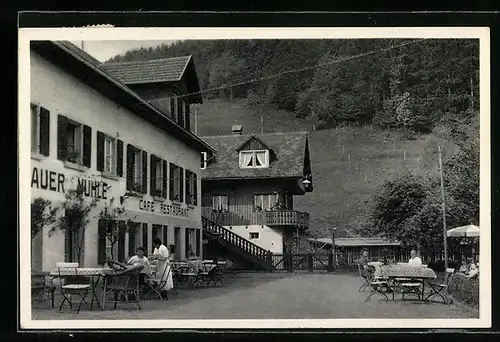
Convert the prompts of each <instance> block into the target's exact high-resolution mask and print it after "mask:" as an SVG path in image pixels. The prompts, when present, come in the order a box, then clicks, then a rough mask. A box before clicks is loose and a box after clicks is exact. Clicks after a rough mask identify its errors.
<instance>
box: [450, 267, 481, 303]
mask: <svg viewBox="0 0 500 342" xmlns="http://www.w3.org/2000/svg"><path fill="white" fill-rule="evenodd" d="M449 291H450V293H451V294H452V296H453V298H455V299H456V300H457V301H459V302H460V303H463V304H466V305H468V306H471V307H473V308H476V309H479V279H478V278H475V279H467V278H465V277H461V276H457V275H455V276H454V277H453V280H452V282H451V284H450V287H449Z"/></svg>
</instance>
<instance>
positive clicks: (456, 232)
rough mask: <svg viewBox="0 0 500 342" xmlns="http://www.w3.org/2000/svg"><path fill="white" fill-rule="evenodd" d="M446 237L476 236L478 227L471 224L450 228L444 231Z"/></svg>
mask: <svg viewBox="0 0 500 342" xmlns="http://www.w3.org/2000/svg"><path fill="white" fill-rule="evenodd" d="M446 235H447V236H448V237H450V236H453V237H476V236H479V227H478V226H475V225H473V224H469V225H468V226H462V227H457V228H453V229H450V230H448V231H447V232H446Z"/></svg>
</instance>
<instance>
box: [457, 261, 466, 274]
mask: <svg viewBox="0 0 500 342" xmlns="http://www.w3.org/2000/svg"><path fill="white" fill-rule="evenodd" d="M468 271H469V265H468V264H467V260H465V259H463V260H462V264H461V265H460V268H459V269H458V272H460V273H467V272H468Z"/></svg>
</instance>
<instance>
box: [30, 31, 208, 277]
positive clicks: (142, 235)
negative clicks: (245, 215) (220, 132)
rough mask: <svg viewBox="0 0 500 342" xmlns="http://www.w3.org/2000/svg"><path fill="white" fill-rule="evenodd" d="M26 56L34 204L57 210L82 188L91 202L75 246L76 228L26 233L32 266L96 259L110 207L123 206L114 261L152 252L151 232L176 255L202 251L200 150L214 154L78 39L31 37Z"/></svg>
mask: <svg viewBox="0 0 500 342" xmlns="http://www.w3.org/2000/svg"><path fill="white" fill-rule="evenodd" d="M30 57H31V61H30V63H31V129H32V131H31V136H32V144H31V149H32V150H31V180H30V181H31V199H32V202H33V201H34V200H35V198H43V199H46V200H49V201H50V202H51V203H50V204H51V206H52V207H58V208H60V210H59V211H58V215H63V214H64V210H63V209H62V208H63V207H64V205H63V204H64V203H65V201H67V200H66V199H65V195H66V194H68V191H69V190H71V189H77V188H78V189H80V190H81V193H82V194H83V197H84V198H85V203H89V202H91V200H92V199H96V200H97V201H95V204H96V206H95V207H93V208H92V209H91V210H90V212H89V214H88V216H87V218H88V220H89V221H88V224H87V226H86V229H85V233H84V234H83V239H81V240H80V241H82V245H81V248H79V247H78V241H79V236H74V235H76V234H77V233H76V232H77V230H74V229H60V227H58V228H57V229H55V230H53V231H52V232H49V230H50V227H47V226H46V227H45V228H44V230H43V232H41V233H39V234H38V235H36V236H35V237H34V238H32V268H33V269H38V270H50V269H52V268H54V267H55V265H56V262H60V261H66V262H79V263H80V265H81V267H96V266H97V265H102V264H104V263H105V261H106V259H107V258H108V257H109V256H110V255H111V250H110V245H111V242H110V241H109V239H108V238H107V237H106V230H107V229H109V225H107V224H106V222H105V220H103V219H102V217H101V213H102V212H103V210H104V208H105V206H107V205H108V206H109V205H110V204H111V205H112V206H114V207H123V208H124V209H125V212H124V214H123V216H120V217H119V220H118V221H119V222H121V223H120V224H119V227H120V229H119V234H118V241H117V242H116V243H115V244H114V245H113V251H112V252H113V253H112V255H113V258H114V259H115V260H116V259H117V260H125V259H126V258H128V257H129V256H131V255H134V254H135V253H136V248H137V247H138V246H143V247H144V248H145V249H146V254H150V253H152V251H153V248H154V247H153V245H152V239H153V237H159V238H160V239H161V240H162V242H163V244H164V245H166V246H167V247H171V246H172V245H173V246H174V249H173V250H174V256H175V258H176V259H186V258H188V257H193V256H197V257H198V258H202V255H201V254H202V248H201V244H202V232H201V229H202V226H201V209H200V204H201V200H200V199H201V179H200V177H199V170H200V167H201V165H200V152H207V153H208V154H209V155H212V154H213V153H214V152H215V151H214V150H213V149H212V148H211V147H210V146H209V145H208V144H207V143H205V142H204V141H203V140H201V139H200V138H199V137H198V136H196V135H195V134H193V133H192V132H191V131H190V130H189V127H185V126H181V125H179V124H178V123H177V122H174V121H173V120H172V119H170V117H167V116H166V115H164V114H163V113H161V112H159V111H158V110H157V109H156V108H155V107H153V106H151V105H150V104H149V103H148V102H146V101H144V100H143V99H142V98H141V97H139V96H138V95H137V94H136V93H134V92H133V91H131V90H130V89H129V88H128V87H126V86H125V85H123V84H121V83H120V82H118V81H116V80H115V79H113V78H112V77H110V76H109V75H108V74H106V73H105V72H104V71H102V69H101V68H99V67H98V66H97V65H96V64H95V63H93V61H92V59H91V57H89V56H88V55H86V54H85V53H84V52H83V51H81V50H79V49H78V48H77V47H76V46H74V45H72V44H70V43H67V42H50V41H37V42H32V44H31V54H30ZM125 222H127V224H124V223H125ZM56 226H57V225H56ZM107 227H108V228H107ZM79 251H80V252H79Z"/></svg>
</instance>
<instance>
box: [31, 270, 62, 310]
mask: <svg viewBox="0 0 500 342" xmlns="http://www.w3.org/2000/svg"><path fill="white" fill-rule="evenodd" d="M55 290H56V286H55V285H54V284H53V282H52V279H50V280H48V274H47V272H38V271H34V270H32V271H31V299H32V300H33V299H34V300H35V301H38V302H43V303H49V297H50V299H51V300H50V302H51V304H52V305H51V308H52V309H53V308H54V292H55Z"/></svg>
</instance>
